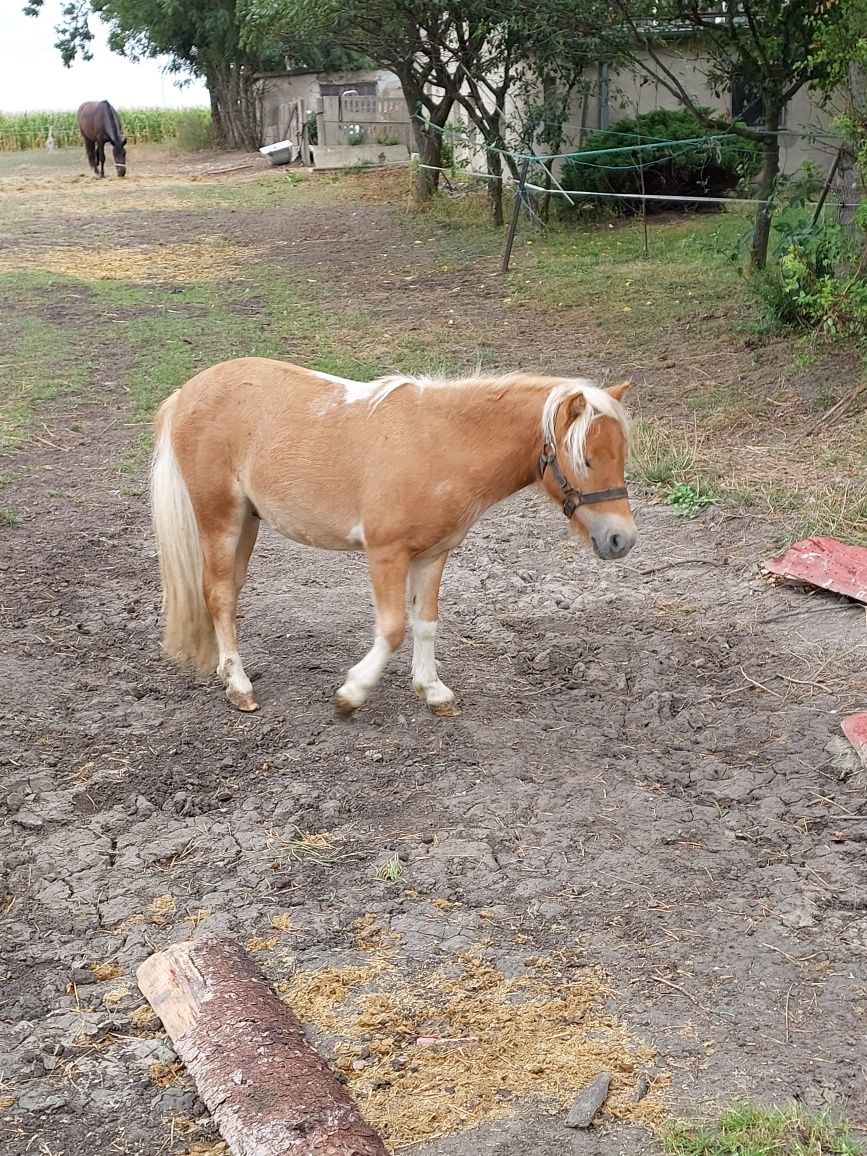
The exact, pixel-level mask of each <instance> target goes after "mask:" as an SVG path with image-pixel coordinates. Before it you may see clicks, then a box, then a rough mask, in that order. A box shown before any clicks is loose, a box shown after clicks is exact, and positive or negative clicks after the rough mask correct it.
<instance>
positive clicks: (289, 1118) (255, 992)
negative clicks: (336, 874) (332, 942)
mask: <svg viewBox="0 0 867 1156" xmlns="http://www.w3.org/2000/svg"><path fill="white" fill-rule="evenodd" d="M137 979H138V985H139V987H140V988H141V990H142V992H143V993H144V995H145V998H146V999H147V1000H148V1002H149V1003H150V1005H151V1007H152V1008H153V1009H154V1011H155V1012H156V1014H157V1015H158V1016H159V1017H160V1019H161V1020H162V1023H163V1027H164V1028H165V1029H166V1031H167V1032H168V1034H169V1036H170V1037H171V1039H172V1041H173V1043H174V1045H175V1050H176V1051H177V1053H178V1055H179V1056H180V1058H181V1059H182V1060H183V1061H184V1064H185V1065H186V1067H187V1070H188V1071H189V1073H190V1075H191V1076H192V1077H193V1079H194V1080H195V1082H196V1086H197V1088H198V1091H199V1095H200V1096H201V1097H202V1100H204V1102H205V1104H206V1105H207V1107H208V1109H209V1111H210V1112H211V1114H212V1116H213V1117H214V1120H215V1122H216V1124H217V1126H218V1127H219V1129H220V1132H221V1133H222V1135H223V1137H224V1139H225V1140H226V1142H227V1143H228V1145H229V1147H230V1148H231V1150H232V1152H233V1153H234V1154H235V1156H388V1150H387V1148H386V1147H385V1145H384V1144H383V1142H382V1140H381V1139H380V1138H379V1137H378V1136H377V1135H376V1133H375V1132H374V1131H373V1129H372V1128H371V1127H370V1125H369V1124H368V1123H367V1122H366V1121H365V1120H364V1119H363V1118H362V1116H361V1114H360V1113H359V1111H358V1108H357V1107H356V1106H355V1104H354V1103H353V1101H352V1099H351V1098H350V1096H349V1093H348V1092H347V1090H346V1088H345V1087H344V1086H343V1085H342V1084H341V1083H340V1082H339V1081H338V1080H337V1079H336V1078H335V1076H334V1074H333V1073H332V1072H331V1070H330V1069H329V1067H328V1065H327V1064H326V1063H325V1061H324V1060H323V1059H322V1057H321V1056H320V1055H318V1053H317V1052H315V1051H314V1050H313V1048H312V1047H311V1046H310V1044H309V1043H308V1042H307V1040H306V1039H305V1037H304V1029H303V1028H302V1026H301V1024H300V1023H299V1021H298V1020H297V1019H296V1018H295V1016H294V1015H293V1014H292V1012H291V1011H290V1010H289V1008H288V1007H286V1005H285V1004H284V1003H283V1002H282V1001H281V1000H280V998H279V997H278V996H277V994H276V992H275V991H274V989H273V988H272V987H271V986H270V984H269V983H268V982H267V980H266V979H265V977H264V976H263V975H262V973H261V972H260V971H259V969H258V968H257V967H256V965H255V964H254V963H253V961H252V960H251V959H250V957H249V955H248V954H247V953H246V952H245V951H244V950H243V948H241V947H239V946H238V945H237V944H236V943H233V942H232V941H231V940H227V939H218V938H215V937H204V938H202V939H200V940H196V941H194V942H190V943H176V944H174V945H173V946H171V947H169V948H167V949H166V950H165V951H160V952H158V953H157V954H156V955H152V956H151V957H150V958H149V959H146V960H145V962H144V963H143V964H142V965H141V967H139V969H138V972H137Z"/></svg>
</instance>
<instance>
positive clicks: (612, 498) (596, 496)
mask: <svg viewBox="0 0 867 1156" xmlns="http://www.w3.org/2000/svg"><path fill="white" fill-rule="evenodd" d="M548 469H550V471H551V473H552V474H553V475H554V481H555V482H556V483H557V485H558V486H559V487H560V489H561V490H562V491H563V495H564V501H563V513H564V514H565V515H566V517H567V518H571V517H572V515H573V514H574V513H575V511H576V510H577V509H578V507H579V506H592V505H594V504H595V503H596V502H617V501H620V500H621V499H623V498H628V497H629V491H628V490H627V489H626V486H617V487H615V488H614V489H612V490H593V491H591V492H590V493H589V494H584V493H582V492H581V490H576V489H575V487H574V486H570V485H569V483H568V482H567V481H566V477H565V475H564V474H563V471H562V470H561V469H560V463H559V462H558V461H557V451H556V450H555V449H554V447H553V446H552V445H549V444H548V443H547V442H546V443H545V445H544V446H543V447H542V454H541V457H540V458H539V476H540V477H544V475H545V470H548Z"/></svg>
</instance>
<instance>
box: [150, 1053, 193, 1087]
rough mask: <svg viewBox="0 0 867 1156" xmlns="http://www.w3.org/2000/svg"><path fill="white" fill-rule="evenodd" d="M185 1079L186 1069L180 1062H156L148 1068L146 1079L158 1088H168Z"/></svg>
mask: <svg viewBox="0 0 867 1156" xmlns="http://www.w3.org/2000/svg"><path fill="white" fill-rule="evenodd" d="M184 1078H186V1069H185V1068H184V1065H183V1064H182V1063H181V1061H180V1060H157V1061H156V1063H154V1064H151V1066H150V1067H149V1068H148V1079H149V1080H150V1082H151V1083H152V1084H154V1085H156V1087H158V1088H169V1087H171V1086H172V1084H177V1083H180V1081H181V1080H183V1079H184Z"/></svg>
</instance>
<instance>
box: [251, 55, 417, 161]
mask: <svg viewBox="0 0 867 1156" xmlns="http://www.w3.org/2000/svg"><path fill="white" fill-rule="evenodd" d="M259 79H260V84H261V94H262V96H261V99H262V126H263V139H264V142H265V144H274V143H276V142H277V141H282V140H287V139H288V140H291V141H293V142H294V143H295V144H296V146H298V147H299V149H300V151H301V152H302V156H303V157H304V159H305V160H306V161H309V162H312V163H313V165H314V167H316V168H340V167H345V166H347V165H352V164H357V163H359V162H360V163H363V164H370V163H373V164H384V163H389V162H390V163H406V162H407V161H408V159H409V150H410V142H411V126H410V119H409V112H408V110H407V107H406V102H405V101H404V98H403V93H402V91H401V88H400V82H399V81H398V79H397V77H396V76H395V75H394V74H393V73H391V72H388V71H386V70H385V69H366V70H364V69H359V70H352V71H345V72H329V73H318V72H293V71H287V72H276V73H267V74H264V75H262V76H261V77H260V78H259ZM311 116H315V117H316V138H317V140H316V143H315V144H314V145H313V146H312V154H311V155H307V154H306V148H305V147H302V134H303V128H304V125H305V124H307V122H308V120H309V118H310V117H311Z"/></svg>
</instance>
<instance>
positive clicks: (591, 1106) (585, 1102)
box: [564, 1072, 611, 1128]
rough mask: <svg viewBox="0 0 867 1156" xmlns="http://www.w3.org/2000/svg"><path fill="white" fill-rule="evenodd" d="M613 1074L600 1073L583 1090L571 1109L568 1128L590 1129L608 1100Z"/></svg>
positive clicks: (567, 1121) (567, 1120)
mask: <svg viewBox="0 0 867 1156" xmlns="http://www.w3.org/2000/svg"><path fill="white" fill-rule="evenodd" d="M610 1084H611V1073H610V1072H600V1073H599V1075H598V1076H597V1077H596V1079H595V1080H593V1081H592V1083H590V1084H588V1085H587V1086H586V1088H582V1089H581V1091H580V1092H579V1093H578V1095H577V1096H576V1097H575V1102H574V1103H573V1104H572V1107H571V1108H570V1109H569V1115H568V1116H567V1117H566V1119H565V1121H564V1123H565V1125H566V1127H567V1128H589V1127H590V1125H591V1124H592V1123H593V1117H594V1116H595V1115H596V1113H597V1112H598V1111H599V1109H600V1108H601V1107H602V1105H603V1104H604V1103H605V1101H606V1099H607V1098H608V1088H609V1085H610Z"/></svg>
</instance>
